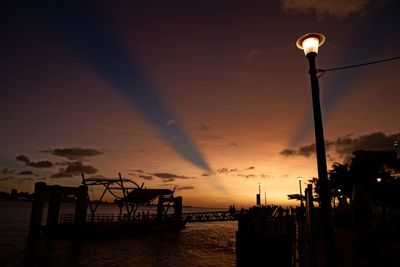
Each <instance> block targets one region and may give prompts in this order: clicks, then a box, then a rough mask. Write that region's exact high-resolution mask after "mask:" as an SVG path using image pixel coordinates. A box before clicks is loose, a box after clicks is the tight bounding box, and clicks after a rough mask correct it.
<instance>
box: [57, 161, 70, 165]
mask: <svg viewBox="0 0 400 267" xmlns="http://www.w3.org/2000/svg"><path fill="white" fill-rule="evenodd" d="M68 163H69V162H68V161H60V162H56V163H54V166H67V165H68Z"/></svg>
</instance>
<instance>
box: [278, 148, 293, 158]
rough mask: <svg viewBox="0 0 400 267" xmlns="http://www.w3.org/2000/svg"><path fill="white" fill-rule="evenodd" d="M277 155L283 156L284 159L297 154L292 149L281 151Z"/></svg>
mask: <svg viewBox="0 0 400 267" xmlns="http://www.w3.org/2000/svg"><path fill="white" fill-rule="evenodd" d="M279 154H281V155H282V156H285V157H290V156H296V155H297V152H296V150H294V149H289V148H286V149H284V150H282V151H281V152H280V153H279Z"/></svg>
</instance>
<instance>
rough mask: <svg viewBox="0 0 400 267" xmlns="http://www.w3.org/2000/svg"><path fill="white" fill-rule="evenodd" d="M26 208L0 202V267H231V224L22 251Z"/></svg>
mask: <svg viewBox="0 0 400 267" xmlns="http://www.w3.org/2000/svg"><path fill="white" fill-rule="evenodd" d="M30 206H31V203H30V202H5V201H3V202H0V256H1V257H0V266H60V267H63V266H235V265H236V256H235V231H236V229H237V222H213V223H189V224H187V226H186V229H184V230H183V231H181V232H180V233H165V234H162V235H152V236H146V237H140V238H136V239H124V240H114V241H102V242H85V243H76V242H75V243H73V242H69V241H62V240H56V241H48V242H47V241H42V242H40V243H39V244H38V245H37V246H35V247H33V248H27V246H26V235H27V231H28V224H29V216H30ZM65 209H67V210H68V209H69V208H65ZM193 209H196V208H193ZM193 209H190V210H186V212H193V211H194V210H193ZM197 211H204V209H203V210H197ZM184 212H185V210H184Z"/></svg>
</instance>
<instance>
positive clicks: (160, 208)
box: [157, 195, 164, 221]
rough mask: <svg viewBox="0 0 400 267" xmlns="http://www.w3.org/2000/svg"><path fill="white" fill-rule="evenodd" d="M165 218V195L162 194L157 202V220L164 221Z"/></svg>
mask: <svg viewBox="0 0 400 267" xmlns="http://www.w3.org/2000/svg"><path fill="white" fill-rule="evenodd" d="M163 219H164V197H163V196H162V195H160V196H159V197H158V204H157V221H162V220H163Z"/></svg>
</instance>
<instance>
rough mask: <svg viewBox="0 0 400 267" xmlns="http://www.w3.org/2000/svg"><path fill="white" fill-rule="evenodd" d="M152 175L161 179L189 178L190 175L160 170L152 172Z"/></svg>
mask: <svg viewBox="0 0 400 267" xmlns="http://www.w3.org/2000/svg"><path fill="white" fill-rule="evenodd" d="M151 175H154V176H156V177H157V178H161V179H171V178H172V179H189V178H190V177H187V176H182V175H177V174H173V173H167V172H158V173H152V174H151Z"/></svg>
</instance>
